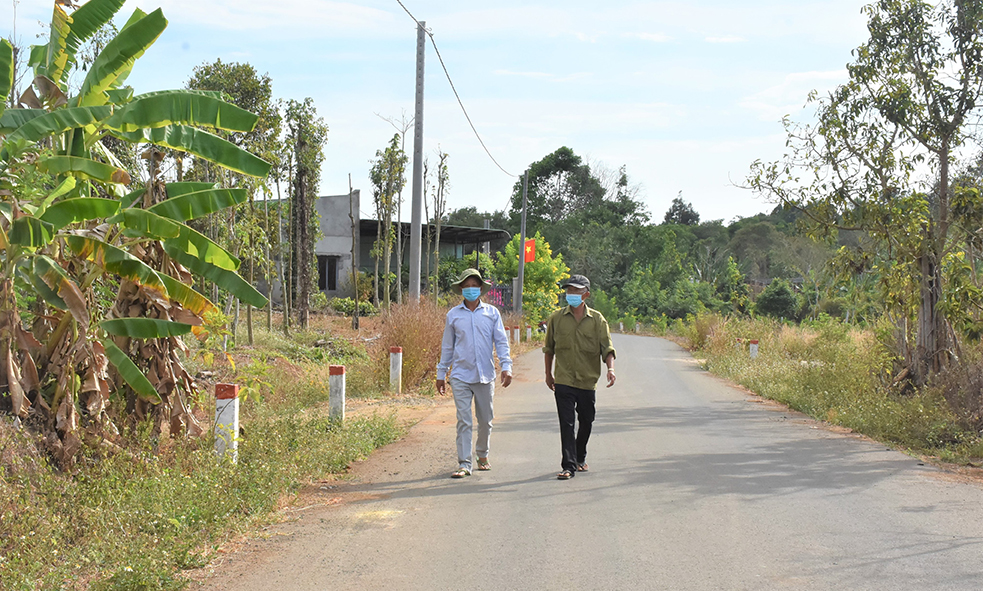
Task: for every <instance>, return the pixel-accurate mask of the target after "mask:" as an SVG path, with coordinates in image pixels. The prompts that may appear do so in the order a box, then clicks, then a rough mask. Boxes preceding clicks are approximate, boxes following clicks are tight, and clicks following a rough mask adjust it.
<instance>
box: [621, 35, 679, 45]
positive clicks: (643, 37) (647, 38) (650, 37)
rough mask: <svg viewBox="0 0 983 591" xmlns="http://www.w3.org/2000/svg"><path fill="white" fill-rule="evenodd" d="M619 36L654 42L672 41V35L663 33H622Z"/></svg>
mask: <svg viewBox="0 0 983 591" xmlns="http://www.w3.org/2000/svg"><path fill="white" fill-rule="evenodd" d="M621 36H622V37H626V38H629V39H641V40H643V41H654V42H655V43H668V42H669V41H672V37H670V36H669V35H665V34H663V33H622V34H621Z"/></svg>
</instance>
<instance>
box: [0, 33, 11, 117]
mask: <svg viewBox="0 0 983 591" xmlns="http://www.w3.org/2000/svg"><path fill="white" fill-rule="evenodd" d="M13 86H14V46H13V45H11V44H10V41H7V40H6V39H0V116H2V115H3V111H4V109H5V108H6V106H7V97H8V96H9V95H10V89H11V88H13Z"/></svg>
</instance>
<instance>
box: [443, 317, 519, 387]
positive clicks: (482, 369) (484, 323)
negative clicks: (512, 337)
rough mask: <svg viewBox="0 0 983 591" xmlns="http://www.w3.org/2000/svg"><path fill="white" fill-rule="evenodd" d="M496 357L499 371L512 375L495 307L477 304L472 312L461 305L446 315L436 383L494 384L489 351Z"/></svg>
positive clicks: (505, 337) (499, 319)
mask: <svg viewBox="0 0 983 591" xmlns="http://www.w3.org/2000/svg"><path fill="white" fill-rule="evenodd" d="M493 346H494V347H495V351H496V353H497V354H498V363H499V365H501V366H502V371H507V372H510V373H511V372H512V358H511V357H510V356H509V337H508V335H507V334H506V333H505V326H504V325H503V324H502V315H501V314H500V313H499V312H498V308H496V307H495V306H492V305H489V304H486V303H484V302H478V307H477V308H475V309H474V311H473V312H472V311H471V310H469V309H468V307H467V306H466V305H465V304H464V302H462V303H461V305H460V306H454V307H453V308H451V309H450V310H448V311H447V321H446V323H445V324H444V338H443V341H442V342H441V347H440V363H438V364H437V379H438V380H443V379H446V377H447V370H448V369H450V374H451V377H453V378H455V379H458V380H461V381H462V382H467V383H469V384H478V383H481V384H488V383H491V382H493V381H495V364H494V362H493V360H492V347H493Z"/></svg>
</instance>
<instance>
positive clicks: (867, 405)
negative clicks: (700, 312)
mask: <svg viewBox="0 0 983 591" xmlns="http://www.w3.org/2000/svg"><path fill="white" fill-rule="evenodd" d="M680 336H682V337H684V338H685V339H686V340H687V341H688V342H689V343H691V344H693V343H699V344H701V345H702V346H701V347H699V348H698V349H699V352H698V355H700V356H701V357H704V358H705V362H704V363H705V366H706V368H707V369H708V370H710V371H712V372H713V373H716V374H718V375H721V376H724V377H727V378H729V379H731V380H733V381H735V382H737V383H739V384H741V385H742V386H745V387H746V388H748V389H749V390H751V391H753V392H755V393H756V394H759V395H761V396H764V397H766V398H770V399H772V400H777V401H779V402H782V403H784V404H786V405H788V406H789V407H791V408H793V409H795V410H798V411H801V412H804V413H806V414H809V415H811V416H813V417H815V418H817V419H819V420H822V421H826V422H829V423H831V424H834V425H839V426H843V427H847V428H850V429H852V430H854V431H856V432H858V433H862V434H864V435H867V436H869V437H872V438H874V439H877V440H880V441H883V442H886V443H891V444H894V445H896V446H898V447H900V448H903V449H906V450H909V451H911V452H914V453H919V454H926V455H932V456H936V457H938V458H939V459H941V460H943V461H947V462H955V463H961V464H966V463H974V462H978V461H979V459H980V458H981V457H983V441H981V438H980V435H979V433H978V432H976V431H975V429H974V428H973V427H972V426H971V425H969V424H967V421H965V420H964V419H963V418H962V417H961V416H960V414H959V413H957V412H955V411H954V409H953V408H951V407H950V405H949V404H948V403H947V402H946V399H945V398H944V397H943V395H942V394H941V393H940V392H939V390H938V389H937V388H926V389H923V390H921V391H919V392H915V393H907V394H900V393H897V392H894V391H892V390H891V388H890V385H889V383H890V375H891V371H890V370H891V367H892V365H891V364H892V357H891V354H890V351H889V350H888V348H887V347H886V346H884V345H883V344H882V343H880V342H879V341H878V339H877V338H876V336H875V334H874V333H873V332H872V331H862V330H857V329H853V328H851V327H848V326H846V325H843V324H841V323H838V322H835V321H828V322H821V323H817V324H815V325H814V326H807V327H795V326H789V325H783V324H781V323H778V322H773V321H766V320H734V319H726V320H725V319H722V318H719V317H703V318H701V319H699V320H698V321H697V322H691V323H689V324H687V325H686V326H685V327H684V328H683V329H682V330H681V332H680ZM739 338H743V339H750V338H756V339H758V340H759V341H760V343H759V355H758V358H757V359H754V360H752V359H751V358H750V355H749V353H748V349H747V346H746V345H738V344H737V339H739Z"/></svg>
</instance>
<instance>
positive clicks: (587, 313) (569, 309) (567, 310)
mask: <svg viewBox="0 0 983 591" xmlns="http://www.w3.org/2000/svg"><path fill="white" fill-rule="evenodd" d="M593 311H594V310H592V309H591V307H590V306H588V305H587V304H586V303H585V304H584V316H591V317H592V318H593V315H592V314H591V312H593ZM563 313H564V314H570V315H571V316H573V308H572V307H571V306H570V304H567V305H566V307H565V308H564V309H563Z"/></svg>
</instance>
